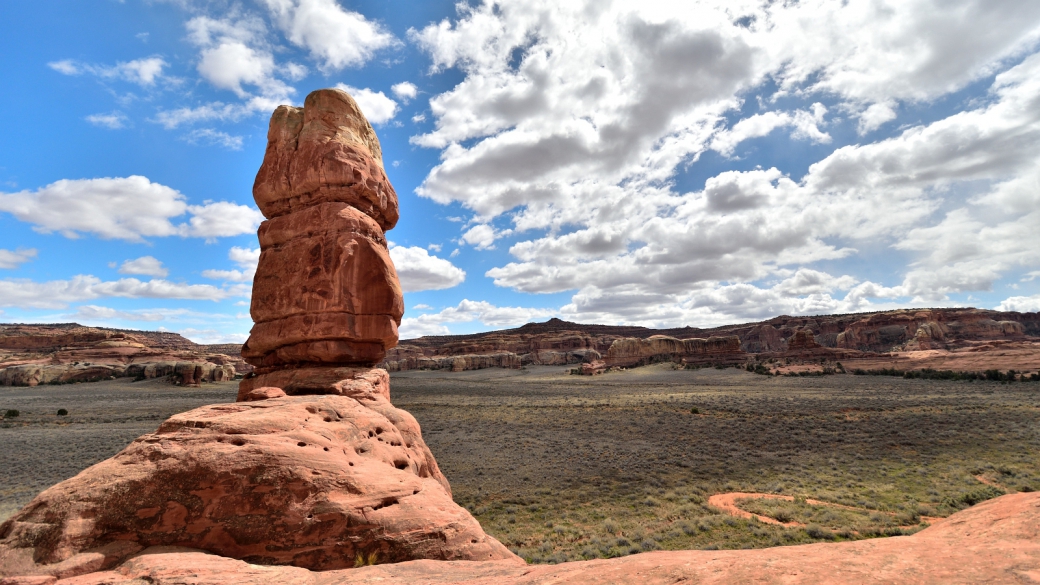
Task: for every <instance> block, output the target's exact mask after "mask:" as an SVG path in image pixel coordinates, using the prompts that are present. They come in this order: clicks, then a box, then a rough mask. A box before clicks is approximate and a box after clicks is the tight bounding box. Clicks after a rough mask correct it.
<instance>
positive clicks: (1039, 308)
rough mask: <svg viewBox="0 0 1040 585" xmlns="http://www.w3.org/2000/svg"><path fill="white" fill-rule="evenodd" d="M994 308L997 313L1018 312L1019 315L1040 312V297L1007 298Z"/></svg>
mask: <svg viewBox="0 0 1040 585" xmlns="http://www.w3.org/2000/svg"><path fill="white" fill-rule="evenodd" d="M995 308H996V310H998V311H1018V312H1020V313H1026V312H1030V313H1036V312H1040V295H1033V296H1031V297H1008V298H1006V299H1004V300H1003V301H1001V303H1000V304H999V305H997V306H996V307H995Z"/></svg>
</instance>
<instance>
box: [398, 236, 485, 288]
mask: <svg viewBox="0 0 1040 585" xmlns="http://www.w3.org/2000/svg"><path fill="white" fill-rule="evenodd" d="M390 258H391V260H393V261H394V268H396V269H397V276H398V278H400V279H401V288H402V290H404V292H418V291H423V290H441V289H445V288H451V287H453V286H458V285H459V284H462V282H463V281H464V280H466V272H465V271H464V270H462V269H461V268H459V267H458V266H455V265H454V264H452V263H451V262H449V261H447V260H445V259H443V258H438V257H436V256H431V255H430V253H429V252H427V251H426V250H424V249H423V248H420V247H418V246H413V247H410V248H406V247H404V246H393V247H391V248H390Z"/></svg>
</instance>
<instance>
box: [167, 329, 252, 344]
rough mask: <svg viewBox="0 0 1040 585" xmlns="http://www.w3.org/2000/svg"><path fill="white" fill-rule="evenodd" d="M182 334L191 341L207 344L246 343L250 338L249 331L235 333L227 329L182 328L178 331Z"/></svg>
mask: <svg viewBox="0 0 1040 585" xmlns="http://www.w3.org/2000/svg"><path fill="white" fill-rule="evenodd" d="M177 333H179V334H180V335H181V336H183V337H186V338H187V339H188V340H189V341H194V342H195V343H198V344H202V345H207V344H216V343H245V342H246V340H247V339H249V334H248V333H233V332H225V331H217V330H216V329H193V328H187V329H181V330H179V331H177Z"/></svg>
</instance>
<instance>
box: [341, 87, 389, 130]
mask: <svg viewBox="0 0 1040 585" xmlns="http://www.w3.org/2000/svg"><path fill="white" fill-rule="evenodd" d="M336 88H337V89H342V90H343V91H345V92H347V93H349V94H350V96H351V97H353V98H354V101H356V102H357V104H358V106H359V107H360V108H361V113H362V114H364V115H365V118H367V119H368V121H369V122H371V123H373V124H384V123H386V122H388V121H390V120H392V119H393V117H394V116H395V115H397V102H395V101H394V100H392V99H390V98H388V97H386V94H385V93H383V92H381V91H372V90H371V89H368V88H363V89H358V88H356V87H351V86H349V85H346V84H344V83H337V84H336Z"/></svg>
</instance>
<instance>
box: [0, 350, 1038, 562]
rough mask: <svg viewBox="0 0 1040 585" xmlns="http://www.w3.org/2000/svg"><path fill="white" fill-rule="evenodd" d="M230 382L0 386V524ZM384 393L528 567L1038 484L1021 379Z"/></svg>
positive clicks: (855, 529) (541, 376) (754, 544)
mask: <svg viewBox="0 0 1040 585" xmlns="http://www.w3.org/2000/svg"><path fill="white" fill-rule="evenodd" d="M237 388H238V384H237V382H215V383H205V384H203V385H202V386H201V387H200V388H184V387H179V386H173V385H171V384H169V383H167V382H165V381H163V380H159V379H155V380H143V381H137V382H135V381H132V380H131V379H129V378H124V379H117V380H109V381H102V382H91V383H83V384H70V385H41V386H35V387H5V388H0V412H3V411H6V410H9V409H11V410H18V411H19V416H17V417H6V418H5V419H4V420H3V421H0V445H3V448H2V449H0V468H2V469H3V470H4V472H3V473H2V474H0V521H3V520H4V519H6V518H7V517H9V516H10V515H11V514H13V513H15V512H16V511H17V510H18V509H20V508H21V507H22V506H24V505H25V504H26V503H28V502H29V501H30V500H31V499H32V498H33V497H34V496H35V495H36V494H37V493H38V492H39V491H40V490H42V489H44V488H46V487H48V486H50V485H53V484H55V483H57V482H59V481H61V480H64V479H66V478H69V477H72V476H74V475H76V474H77V473H78V472H79V471H81V470H82V469H84V468H86V467H88V466H90V465H92V464H94V463H97V462H99V461H102V460H104V459H106V458H108V457H111V456H112V455H114V454H115V453H117V452H118V451H120V450H121V449H122V448H123V447H125V446H126V445H127V444H128V443H129V442H130V441H132V440H133V439H134V438H136V437H138V436H139V435H142V434H144V433H148V432H152V431H154V430H155V429H156V427H158V425H159V423H161V422H162V421H164V420H166V419H167V418H168V417H170V416H171V415H173V414H175V413H178V412H183V411H187V410H190V409H192V408H196V407H199V406H202V405H206V404H214V403H221V402H233V401H234V400H235V395H236V391H237ZM391 388H392V390H391V392H392V399H393V402H394V405H395V406H397V407H399V408H402V409H404V410H407V411H408V412H410V413H412V414H413V415H414V416H415V417H416V419H418V421H419V423H420V424H421V425H422V433H423V437H424V438H425V440H426V442H427V444H428V445H429V447H430V449H431V450H432V452H433V453H434V455H435V456H436V458H437V461H438V463H439V465H440V467H441V469H442V471H443V472H444V474H445V476H446V477H447V478H448V480H449V481H450V482H451V487H452V491H453V497H454V499H455V501H456V502H458V503H459V504H460V505H462V506H464V507H466V508H467V509H468V510H470V511H471V512H472V513H473V515H474V516H475V517H476V518H477V520H479V521H480V524H481V526H483V528H484V530H485V531H486V532H487V533H488V534H490V535H492V536H494V537H495V538H497V539H499V540H500V541H501V542H502V543H503V544H505V545H506V546H507V547H509V548H510V549H511V550H513V551H514V552H515V553H517V554H518V555H519V556H520V557H522V558H523V559H525V560H526V561H528V562H529V563H559V562H564V561H568V560H581V559H594V558H610V557H618V556H627V555H630V554H634V553H638V552H645V551H653V550H683V549H708V550H713V549H743V548H763V547H772V546H782V545H789V544H803V543H809V542H826V541H843V540H857V539H866V538H878V537H886V536H895V535H901V534H909V533H913V532H916V531H917V530H919V529H921V528H923V527H925V526H928V525H929V524H934V523H936V522H941V521H942V518H944V517H946V516H949V515H950V514H952V513H954V512H956V511H958V510H961V509H964V508H966V507H968V506H970V505H972V504H975V503H979V502H982V501H984V500H987V499H990V498H993V497H995V496H998V495H1001V494H1004V493H1013V492H1026V491H1032V490H1034V489H1040V383H1037V382H1029V381H1020V382H1013V383H1005V382H995V381H950V380H924V379H905V378H900V377H887V376H858V375H853V374H835V375H826V376H767V375H760V374H755V373H752V372H748V371H746V370H744V369H742V368H725V369H716V368H699V369H683V368H680V367H678V366H676V365H674V364H671V363H665V364H656V365H651V366H647V367H642V368H633V369H628V370H622V371H612V372H608V373H606V374H603V375H599V376H575V375H571V368H570V367H569V366H564V367H552V366H528V367H525V368H523V369H497V368H494V369H484V370H473V371H464V372H450V371H422V370H411V371H405V372H397V373H394V374H393V375H392V383H391ZM59 409H65V410H67V411H68V414H67V415H65V416H58V415H57V414H56V413H57V411H58V410H59ZM742 494H748V495H742ZM712 496H715V497H714V498H713V497H712ZM767 496H768V497H767Z"/></svg>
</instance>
